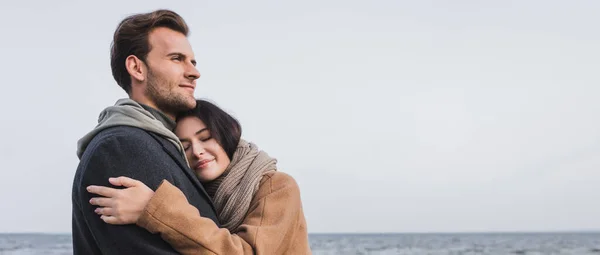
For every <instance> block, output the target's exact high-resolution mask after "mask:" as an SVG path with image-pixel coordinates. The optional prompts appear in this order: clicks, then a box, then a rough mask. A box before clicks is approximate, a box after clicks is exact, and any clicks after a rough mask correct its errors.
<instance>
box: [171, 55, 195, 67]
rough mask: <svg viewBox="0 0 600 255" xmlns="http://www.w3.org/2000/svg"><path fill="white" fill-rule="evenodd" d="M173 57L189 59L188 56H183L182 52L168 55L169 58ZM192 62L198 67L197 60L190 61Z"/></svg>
mask: <svg viewBox="0 0 600 255" xmlns="http://www.w3.org/2000/svg"><path fill="white" fill-rule="evenodd" d="M171 56H178V57H181V58H183V59H187V58H188V57H187V55H185V54H183V53H181V52H171V53H169V54H167V57H171ZM190 62H192V65H194V66H196V60H195V59H192V60H190Z"/></svg>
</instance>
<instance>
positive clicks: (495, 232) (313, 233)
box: [0, 229, 600, 235]
mask: <svg viewBox="0 0 600 255" xmlns="http://www.w3.org/2000/svg"><path fill="white" fill-rule="evenodd" d="M560 233H564V234H578V233H598V234H600V229H590V230H514V231H506V230H502V231H500V230H491V231H406V232H396V231H394V232H392V231H382V232H373V231H365V232H309V233H308V234H309V235H392V234H396V235H428V234H560ZM6 234H17V235H26V234H34V235H72V233H71V232H38V231H31V232H0V235H6Z"/></svg>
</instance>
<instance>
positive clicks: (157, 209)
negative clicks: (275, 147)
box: [137, 175, 310, 254]
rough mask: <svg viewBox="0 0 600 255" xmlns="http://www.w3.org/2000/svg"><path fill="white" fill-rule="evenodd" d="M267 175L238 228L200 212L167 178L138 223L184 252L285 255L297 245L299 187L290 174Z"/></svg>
mask: <svg viewBox="0 0 600 255" xmlns="http://www.w3.org/2000/svg"><path fill="white" fill-rule="evenodd" d="M263 178H269V179H268V180H267V181H265V182H263V183H262V184H261V186H260V188H259V191H258V192H257V195H260V194H262V196H261V197H255V198H254V199H253V201H252V204H251V207H250V210H249V212H248V214H247V216H246V218H245V219H244V221H243V223H242V225H241V226H240V227H239V228H238V230H237V231H236V233H230V232H229V231H228V230H227V229H225V228H218V227H217V226H216V225H215V223H214V222H213V221H211V220H210V219H208V218H204V217H202V216H200V214H199V213H198V210H197V209H196V208H195V207H193V206H191V205H190V204H189V203H188V202H187V200H186V199H185V196H184V195H183V194H182V193H181V191H180V190H179V189H177V188H176V187H174V186H173V185H171V184H170V183H169V182H166V181H165V182H164V183H163V184H161V186H160V187H159V188H158V189H157V190H156V193H155V194H154V196H153V198H152V199H151V200H150V202H149V204H148V205H147V206H146V209H145V211H144V212H143V214H142V216H141V217H140V219H139V221H138V223H137V224H138V225H140V226H142V227H144V228H146V229H147V230H148V231H150V232H152V233H160V235H161V236H162V238H163V239H164V240H166V241H167V242H169V243H170V244H171V245H172V246H173V247H174V248H175V249H176V250H177V251H179V252H180V253H182V254H283V253H285V252H286V251H288V250H289V248H290V247H292V246H294V244H293V242H294V241H296V240H294V239H295V238H294V235H295V234H297V233H294V232H297V230H298V229H299V228H298V227H299V226H298V224H299V222H298V218H299V214H301V213H302V209H301V202H300V192H299V188H298V186H297V184H296V182H295V181H294V180H293V179H292V178H291V177H290V176H288V175H285V177H284V178H283V179H282V180H279V181H278V180H273V178H270V177H263ZM302 219H303V217H302ZM303 231H304V235H306V232H305V229H303ZM307 252H308V253H310V251H307Z"/></svg>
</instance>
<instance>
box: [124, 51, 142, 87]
mask: <svg viewBox="0 0 600 255" xmlns="http://www.w3.org/2000/svg"><path fill="white" fill-rule="evenodd" d="M125 68H127V72H129V75H131V78H132V79H136V80H138V81H140V82H141V81H144V80H146V65H145V64H144V62H143V61H142V60H140V59H139V58H137V57H136V56H134V55H129V57H127V58H126V59H125Z"/></svg>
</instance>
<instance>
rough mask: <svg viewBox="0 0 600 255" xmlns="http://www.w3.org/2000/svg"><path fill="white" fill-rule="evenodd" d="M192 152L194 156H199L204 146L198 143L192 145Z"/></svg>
mask: <svg viewBox="0 0 600 255" xmlns="http://www.w3.org/2000/svg"><path fill="white" fill-rule="evenodd" d="M192 152H193V154H194V156H196V157H200V156H201V155H202V154H204V147H203V146H202V145H199V144H196V145H193V146H192Z"/></svg>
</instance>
